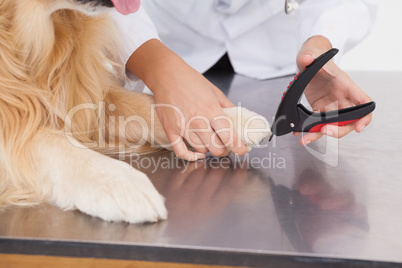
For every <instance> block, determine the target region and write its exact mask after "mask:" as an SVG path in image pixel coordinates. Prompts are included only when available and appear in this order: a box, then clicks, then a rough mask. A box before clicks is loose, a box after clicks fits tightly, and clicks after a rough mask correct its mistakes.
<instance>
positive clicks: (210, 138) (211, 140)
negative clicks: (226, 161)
mask: <svg viewBox="0 0 402 268" xmlns="http://www.w3.org/2000/svg"><path fill="white" fill-rule="evenodd" d="M190 127H191V130H192V131H194V132H196V133H197V135H198V137H199V138H200V140H201V142H202V143H203V144H204V145H205V147H206V148H208V151H210V152H211V154H212V155H214V156H218V157H220V156H226V155H229V153H230V152H229V150H228V149H227V148H226V146H225V144H224V143H223V142H222V141H221V140H220V138H219V136H218V135H217V134H216V133H215V131H214V129H213V128H212V127H211V123H210V122H209V121H208V119H207V118H206V117H205V118H204V119H203V120H201V119H200V120H194V121H192V122H191V123H190Z"/></svg>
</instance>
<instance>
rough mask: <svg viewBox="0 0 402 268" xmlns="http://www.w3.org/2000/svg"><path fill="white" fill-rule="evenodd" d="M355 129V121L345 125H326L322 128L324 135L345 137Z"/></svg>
mask: <svg viewBox="0 0 402 268" xmlns="http://www.w3.org/2000/svg"><path fill="white" fill-rule="evenodd" d="M354 129H355V123H352V124H348V125H345V126H341V127H339V126H335V125H330V124H328V125H325V126H323V127H322V128H321V133H322V134H323V135H327V136H330V137H333V138H338V139H339V138H343V137H344V136H346V135H347V134H349V133H350V132H352V131H353V130H354Z"/></svg>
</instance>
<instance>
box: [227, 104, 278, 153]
mask: <svg viewBox="0 0 402 268" xmlns="http://www.w3.org/2000/svg"><path fill="white" fill-rule="evenodd" d="M223 110H224V112H225V114H226V115H227V116H229V117H230V118H231V119H232V122H233V125H234V128H235V129H236V131H237V134H238V135H239V136H240V137H241V140H242V142H243V143H244V144H245V145H247V146H249V147H253V146H256V145H258V144H260V143H261V142H262V141H263V140H264V139H265V138H267V137H269V136H270V135H271V134H272V132H271V129H270V127H269V123H268V121H267V119H266V118H265V117H263V116H262V115H259V114H257V113H255V112H252V111H250V110H247V109H246V108H243V107H231V108H225V109H223Z"/></svg>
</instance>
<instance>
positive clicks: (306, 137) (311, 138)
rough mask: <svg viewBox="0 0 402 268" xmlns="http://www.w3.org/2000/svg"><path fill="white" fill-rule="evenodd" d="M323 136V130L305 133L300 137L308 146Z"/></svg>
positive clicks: (302, 143)
mask: <svg viewBox="0 0 402 268" xmlns="http://www.w3.org/2000/svg"><path fill="white" fill-rule="evenodd" d="M322 136H323V134H322V133H321V132H309V133H303V135H302V137H301V138H300V144H301V145H303V146H306V145H308V144H310V143H312V142H315V141H317V140H318V139H319V138H321V137H322Z"/></svg>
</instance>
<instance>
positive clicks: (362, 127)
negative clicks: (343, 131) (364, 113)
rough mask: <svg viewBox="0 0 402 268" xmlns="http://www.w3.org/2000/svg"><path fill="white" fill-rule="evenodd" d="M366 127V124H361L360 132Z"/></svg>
mask: <svg viewBox="0 0 402 268" xmlns="http://www.w3.org/2000/svg"><path fill="white" fill-rule="evenodd" d="M365 128H366V125H363V126H361V127H360V130H359V133H360V132H362V131H363V129H365Z"/></svg>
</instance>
